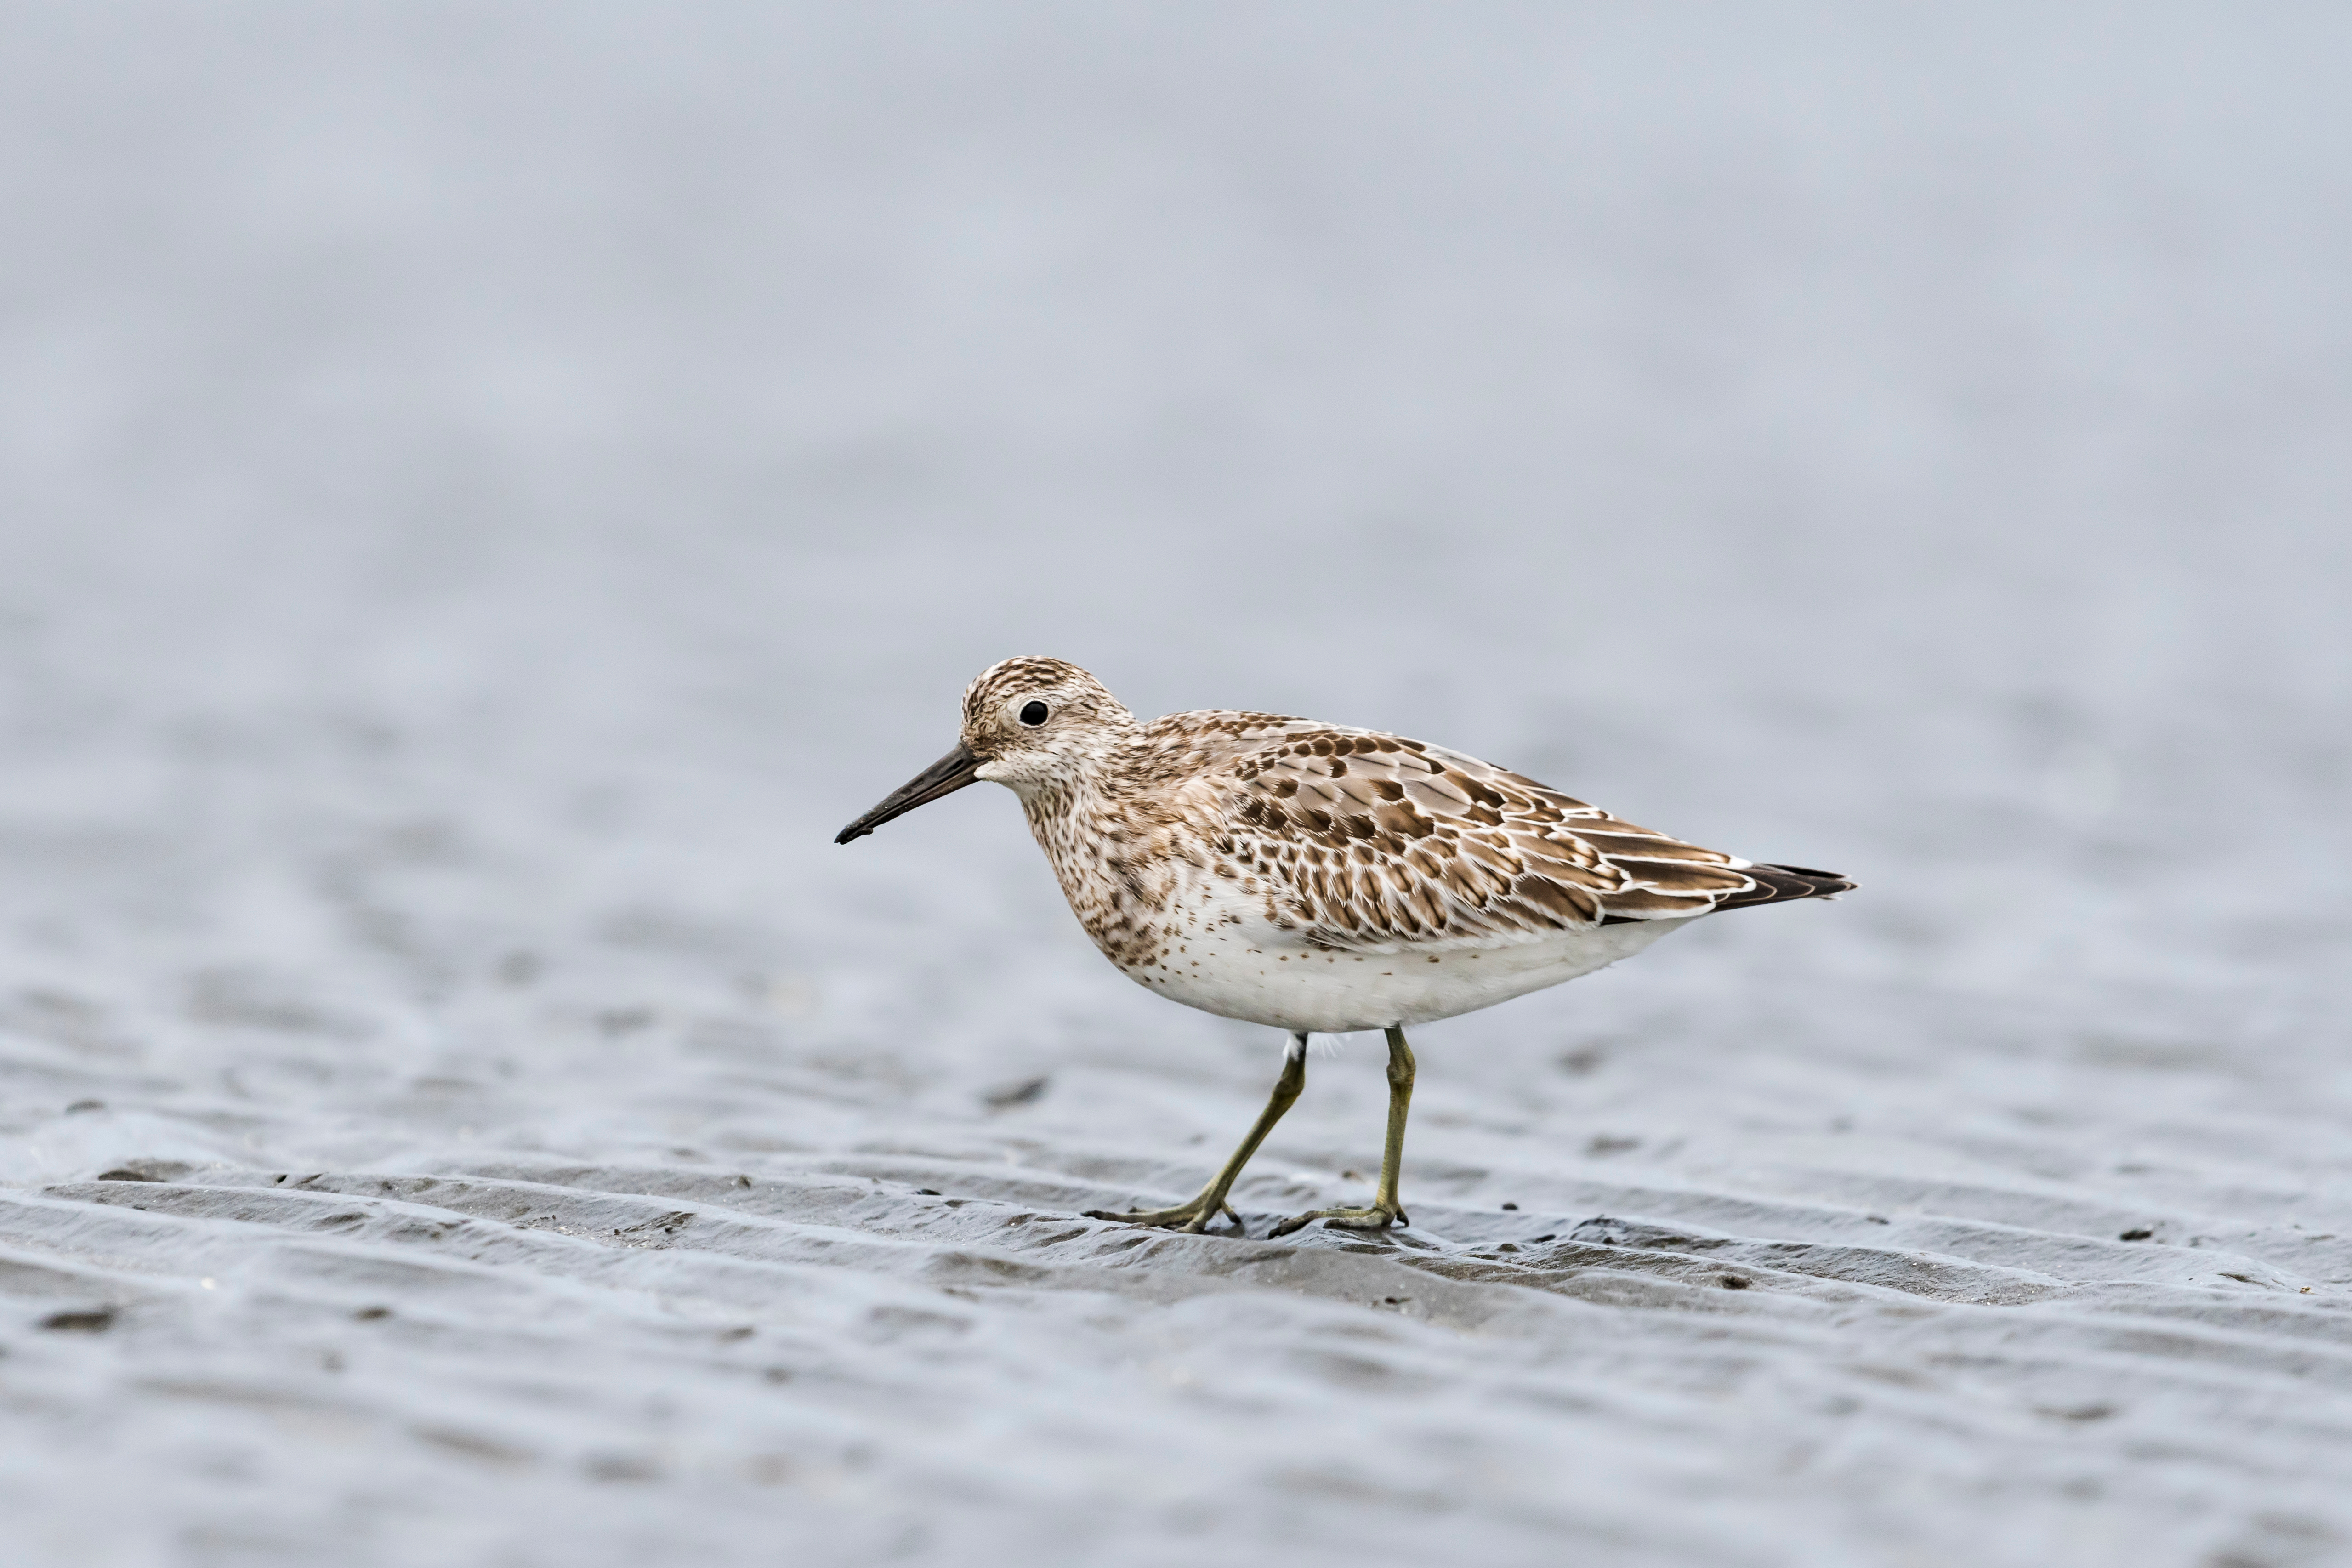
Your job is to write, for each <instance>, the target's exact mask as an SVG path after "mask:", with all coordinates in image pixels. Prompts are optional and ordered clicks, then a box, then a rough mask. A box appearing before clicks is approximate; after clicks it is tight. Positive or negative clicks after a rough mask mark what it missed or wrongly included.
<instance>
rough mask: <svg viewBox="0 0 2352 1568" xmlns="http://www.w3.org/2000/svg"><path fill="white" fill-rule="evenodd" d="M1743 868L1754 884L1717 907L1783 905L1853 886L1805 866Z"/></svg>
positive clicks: (1830, 873)
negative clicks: (1751, 887)
mask: <svg viewBox="0 0 2352 1568" xmlns="http://www.w3.org/2000/svg"><path fill="white" fill-rule="evenodd" d="M1746 871H1747V874H1748V876H1750V877H1753V878H1755V879H1756V886H1755V887H1754V888H1753V889H1749V890H1748V891H1747V892H1745V893H1734V894H1732V895H1731V897H1729V898H1727V899H1726V900H1723V902H1721V903H1719V904H1717V905H1716V906H1715V907H1716V908H1717V909H1718V910H1737V909H1744V908H1745V907H1747V906H1748V905H1749V904H1785V903H1787V902H1788V901H1789V900H1791V899H1834V898H1836V897H1837V896H1838V895H1839V894H1840V893H1850V892H1852V891H1853V889H1854V884H1853V882H1851V881H1849V880H1847V879H1845V878H1843V877H1841V876H1839V875H1838V874H1837V873H1836V872H1835V871H1816V870H1814V869H1812V868H1811V867H1808V866H1749V867H1748V868H1746Z"/></svg>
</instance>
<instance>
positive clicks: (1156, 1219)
mask: <svg viewBox="0 0 2352 1568" xmlns="http://www.w3.org/2000/svg"><path fill="white" fill-rule="evenodd" d="M1306 1087H1307V1032H1306V1031H1305V1030H1304V1029H1301V1030H1299V1031H1298V1032H1297V1033H1296V1034H1294V1035H1292V1036H1291V1037H1290V1044H1289V1046H1288V1047H1286V1048H1285V1049H1284V1051H1283V1053H1282V1076H1281V1077H1280V1078H1277V1079H1275V1080H1274V1094H1273V1096H1272V1098H1270V1099H1268V1100H1266V1102H1265V1110H1261V1111H1259V1112H1258V1113H1257V1121H1255V1123H1254V1124H1253V1125H1252V1126H1251V1128H1250V1130H1249V1136H1248V1137H1246V1138H1244V1139H1243V1140H1242V1146H1241V1147H1240V1148H1238V1149H1236V1150H1234V1157H1233V1158H1232V1159H1230V1160H1228V1161H1226V1162H1225V1165H1224V1169H1223V1170H1221V1171H1219V1172H1218V1173H1217V1174H1216V1176H1215V1178H1214V1179H1213V1180H1212V1181H1211V1182H1210V1183H1209V1184H1208V1185H1207V1186H1205V1187H1202V1189H1201V1192H1200V1195H1199V1196H1197V1197H1195V1198H1193V1199H1192V1202H1190V1203H1184V1204H1179V1205H1176V1206H1175V1207H1174V1208H1172V1209H1135V1210H1132V1211H1130V1212H1129V1213H1126V1214H1113V1213H1112V1212H1110V1211H1109V1210H1108V1209H1088V1210H1087V1218H1088V1219H1115V1220H1120V1221H1123V1222H1125V1223H1126V1224H1128V1225H1156V1226H1165V1227H1167V1228H1168V1229H1171V1230H1192V1231H1199V1230H1206V1229H1208V1228H1209V1222H1210V1221H1211V1220H1213V1219H1214V1218H1216V1217H1217V1215H1220V1214H1223V1215H1229V1216H1231V1218H1232V1220H1233V1222H1234V1229H1236V1230H1241V1229H1243V1228H1244V1226H1243V1225H1242V1216H1241V1215H1237V1214H1234V1206H1233V1205H1231V1204H1229V1203H1227V1202H1226V1201H1225V1194H1227V1193H1230V1192H1231V1191H1233V1186H1234V1182H1235V1181H1236V1180H1238V1179H1239V1178H1240V1176H1241V1173H1242V1167H1243V1166H1244V1165H1246V1164H1248V1163H1249V1162H1250V1156H1251V1155H1253V1154H1255V1153H1256V1152H1257V1146H1258V1145H1259V1144H1261V1143H1263V1142H1265V1135H1266V1134H1267V1133H1269V1132H1271V1131H1274V1124H1275V1123H1276V1122H1277V1121H1281V1120H1282V1113H1283V1112H1284V1111H1286V1110H1289V1109H1290V1108H1291V1106H1292V1104H1293V1103H1295V1102H1296V1101H1297V1099H1298V1091H1299V1090H1301V1089H1305V1088H1306ZM1398 1125H1399V1127H1400V1129H1402V1125H1403V1124H1402V1122H1400V1123H1399V1124H1398Z"/></svg>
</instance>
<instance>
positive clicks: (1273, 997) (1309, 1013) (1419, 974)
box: [1120, 920, 1690, 1034]
mask: <svg viewBox="0 0 2352 1568" xmlns="http://www.w3.org/2000/svg"><path fill="white" fill-rule="evenodd" d="M1689 923H1690V922H1689V921H1687V920H1666V921H1631V922H1628V923H1625V924H1622V925H1607V926H1601V927H1599V928H1597V929H1593V930H1588V931H1563V932H1561V933H1559V935H1557V936H1553V937H1549V938H1546V939H1541V940H1538V941H1530V942H1521V943H1514V944H1512V945H1509V946H1497V947H1488V948H1476V949H1468V950H1464V949H1454V950H1453V951H1450V952H1412V951H1410V950H1408V951H1406V952H1396V953H1364V954H1358V953H1352V952H1318V951H1317V950H1315V949H1314V948H1311V947H1307V946H1306V945H1305V944H1303V943H1301V942H1298V941H1297V937H1296V935H1295V933H1291V932H1285V931H1276V930H1275V929H1274V928H1272V927H1270V926H1268V925H1266V924H1265V922H1264V921H1244V923H1242V924H1239V925H1223V926H1215V925H1204V926H1202V927H1196V928H1194V929H1193V930H1192V931H1189V932H1187V933H1185V934H1184V935H1182V936H1179V937H1177V938H1175V939H1174V941H1173V942H1172V943H1171V951H1170V952H1168V953H1167V954H1166V955H1165V956H1164V957H1161V958H1159V959H1157V960H1155V961H1153V962H1152V963H1150V964H1148V965H1142V966H1132V965H1128V964H1121V965H1120V968H1121V970H1122V971H1123V972H1124V973H1126V975H1127V976H1128V978H1129V979H1130V980H1133V981H1135V982H1136V983H1137V984H1141V985H1148V986H1150V988H1151V989H1152V990H1154V991H1157V992H1159V993H1160V994H1161V995H1163V996H1166V997H1169V998H1171V1000H1174V1001H1178V1002H1181V1003H1183V1004H1184V1005H1186V1006H1188V1007H1198V1008H1200V1009H1201V1010H1202V1012H1204V1013H1215V1014H1219V1015H1221V1016H1224V1017H1227V1018H1241V1019H1244V1020H1246V1021H1248V1022H1250V1023H1253V1024H1269V1025H1272V1026H1274V1027H1276V1028H1278V1029H1291V1030H1301V1029H1303V1030H1306V1031H1307V1032H1309V1033H1312V1034H1345V1033H1349V1032H1350V1031H1353V1030H1357V1029H1384V1028H1387V1027H1388V1026H1391V1025H1401V1026H1410V1025H1413V1024H1426V1023H1430V1022H1433V1020H1436V1019H1439V1018H1452V1017H1455V1016H1459V1015H1461V1014H1464V1013H1475V1012H1476V1011H1477V1010H1478V1009H1479V1008H1481V1007H1491V1006H1493V1005H1495V1004H1496V1003H1497V1002H1507V1001H1509V1000H1510V999H1511V998H1512V997H1514V996H1524V995H1526V994H1528V992H1530V991H1540V990H1542V989H1543V988H1544V987H1545V986H1547V985H1557V984H1559V983H1560V982H1562V981H1564V980H1573V979H1575V978H1576V977H1577V976H1578V975H1580V974H1590V973H1592V972H1593V971H1594V970H1596V969H1602V968H1606V967H1607V966H1608V965H1610V964H1612V963H1616V962H1617V961H1618V960H1619V959H1621V958H1630V957H1632V956H1633V954H1634V953H1637V952H1641V951H1642V950H1643V948H1645V947H1647V946H1649V945H1650V944H1651V943H1652V942H1655V941H1657V940H1658V939H1659V938H1660V937H1662V936H1664V935H1665V934H1666V933H1667V932H1668V931H1679V930H1681V929H1682V928H1683V927H1684V926H1685V925H1687V924H1689Z"/></svg>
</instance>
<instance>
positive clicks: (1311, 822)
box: [1147, 711, 1853, 952]
mask: <svg viewBox="0 0 2352 1568" xmlns="http://www.w3.org/2000/svg"><path fill="white" fill-rule="evenodd" d="M1147 738H1148V740H1149V742H1150V744H1151V745H1152V746H1153V749H1154V755H1155V760H1156V761H1157V762H1158V763H1159V764H1160V769H1162V770H1164V771H1161V772H1160V773H1159V775H1158V776H1159V777H1160V779H1161V780H1163V781H1165V782H1166V783H1167V784H1171V785H1172V786H1173V787H1174V790H1175V793H1176V794H1177V795H1179V796H1180V797H1181V799H1183V801H1184V802H1185V803H1186V804H1185V807H1184V809H1185V814H1186V815H1187V816H1191V817H1192V818H1193V819H1194V820H1195V821H1196V822H1198V823H1199V825H1200V826H1202V828H1203V829H1204V835H1203V837H1205V838H1206V839H1207V840H1208V841H1210V842H1212V843H1213V844H1214V846H1215V847H1216V849H1217V852H1218V874H1220V875H1224V876H1228V877H1229V878H1231V879H1234V880H1235V881H1236V882H1238V883H1240V884H1241V885H1242V886H1243V887H1244V889H1247V890H1248V891H1250V893H1251V894H1252V896H1254V897H1258V898H1262V899H1263V900H1265V906H1266V913H1267V917H1268V919H1269V921H1273V922H1274V923H1276V924H1277V925H1280V926H1283V927H1285V928H1286V929H1297V931H1300V932H1301V933H1302V934H1303V935H1304V936H1305V937H1307V940H1309V941H1311V942H1317V943H1318V944H1321V945H1324V946H1328V947H1332V948H1338V949H1353V950H1357V951H1365V952H1376V951H1393V950H1394V949H1395V948H1397V947H1399V946H1402V945H1404V944H1406V943H1411V944H1412V945H1414V946H1415V947H1436V948H1446V947H1455V946H1458V947H1465V948H1466V947H1491V946H1497V945H1510V944H1516V943H1519V942H1531V941H1541V940H1544V939H1545V938H1547V937H1550V936H1553V935H1556V934H1558V933H1559V932H1561V931H1574V930H1580V929H1590V928H1592V927H1596V926H1599V925H1603V924H1612V923H1615V922H1617V921H1629V920H1640V921H1648V920H1687V919H1689V918H1691V917H1693V916H1696V915H1702V914H1706V913H1708V912H1710V911H1712V910H1717V909H1730V908H1738V907H1741V906H1744V905H1747V904H1750V903H1766V902H1773V901H1778V900H1784V899H1790V898H1811V897H1824V896H1830V895H1833V894H1835V893H1837V892H1841V891H1843V890H1844V889H1847V888H1850V887H1852V886H1853V884H1852V883H1851V882H1849V881H1847V880H1845V879H1843V878H1840V877H1836V876H1833V875H1832V874H1830V873H1827V872H1813V871H1806V870H1803V869H1802V868H1795V867H1777V866H1757V865H1752V864H1750V863H1749V862H1748V861H1745V860H1741V859H1739V858H1737V857H1734V856H1730V855H1726V854H1724V853H1722V852H1720V851H1718V850H1714V849H1707V848H1703V847H1700V846H1698V845H1696V844H1689V843H1685V842H1684V841H1683V840H1681V839H1677V838H1672V837H1667V836H1666V835H1664V834H1663V833H1658V832H1654V831H1653V830H1652V829H1649V828H1646V827H1642V826H1636V825H1635V824H1633V823H1630V822H1626V821H1624V820H1623V819H1622V818H1620V817H1616V816H1612V815H1610V814H1609V813H1608V812H1605V811H1602V810H1601V809H1600V808H1599V807H1597V806H1592V805H1587V804H1585V803H1584V802H1583V801H1580V800H1577V799H1575V798H1574V797H1572V796H1570V795H1562V794H1560V793H1559V792H1558V791H1556V790H1553V789H1550V788H1548V787H1547V786H1545V785H1543V784H1538V783H1537V782H1536V781H1535V780H1533V779H1530V778H1526V777H1523V776H1521V775H1520V774H1517V773H1511V772H1509V771H1508V770H1507V769H1504V768H1498V767H1496V766H1495V765H1494V764H1492V763H1484V762H1480V761H1479V760H1478V759H1477V758H1475V757H1470V756H1465V755H1464V754H1462V753H1461V752H1449V751H1445V750H1444V749H1442V748H1439V747H1435V746H1428V745H1424V744H1423V743H1421V742H1417V741H1408V740H1405V739H1403V738H1402V737H1400V736H1394V735H1382V734H1379V733H1376V732H1374V731H1364V730H1348V729H1342V728H1339V727H1336V726H1332V725H1327V724H1317V723H1314V722H1312V721H1307V720H1303V719H1289V718H1284V717H1282V716H1280V715H1276V714H1265V713H1232V712H1220V711H1213V712H1202V713H1179V714H1171V716H1170V717H1168V718H1166V719H1162V720H1160V721H1158V722H1157V723H1156V724H1154V725H1153V726H1151V728H1150V731H1148V736H1147Z"/></svg>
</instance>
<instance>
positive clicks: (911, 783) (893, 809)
mask: <svg viewBox="0 0 2352 1568" xmlns="http://www.w3.org/2000/svg"><path fill="white" fill-rule="evenodd" d="M979 778H980V759H979V758H978V757H975V756H973V755H972V754H971V752H968V751H966V750H964V748H963V747H962V746H961V744H959V745H958V746H957V747H956V749H955V750H954V751H952V752H949V753H948V754H947V755H946V756H944V757H941V758H940V760H939V761H938V762H936V763H932V764H931V765H930V766H929V767H928V768H925V769H924V770H923V771H922V772H921V773H917V774H916V775H915V776H914V777H913V778H910V779H908V781H907V782H906V783H905V784H900V785H899V786H898V788H897V789H895V790H892V791H891V792H890V798H889V799H887V800H886V801H884V802H883V803H882V804H881V805H877V806H876V807H875V808H874V809H873V810H871V811H869V812H867V813H866V815H865V816H861V817H859V818H858V819H857V820H856V821H855V822H853V823H851V824H850V825H849V826H846V827H845V828H843V829H842V830H841V836H840V837H837V838H835V840H834V842H835V844H846V843H848V842H849V841H850V840H851V839H853V838H863V837H866V835H867V834H869V833H871V832H873V831H874V830H875V829H876V828H877V827H879V826H882V825H883V824H884V823H886V822H887V821H889V820H890V819H891V818H892V817H894V816H906V815H907V814H908V812H910V811H912V810H914V809H915V807H917V806H919V805H929V804H930V803H931V802H933V801H935V800H937V799H939V798H940V796H941V795H953V794H955V792H956V791H958V790H960V789H961V788H963V786H964V785H966V784H975V783H977V782H978V781H979Z"/></svg>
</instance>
